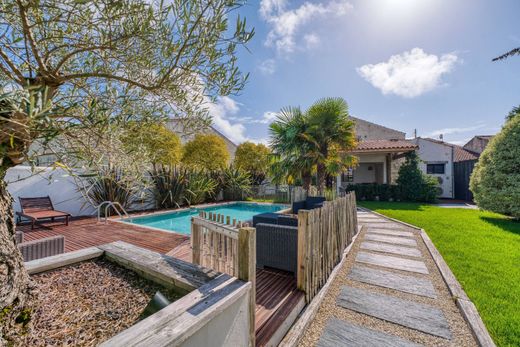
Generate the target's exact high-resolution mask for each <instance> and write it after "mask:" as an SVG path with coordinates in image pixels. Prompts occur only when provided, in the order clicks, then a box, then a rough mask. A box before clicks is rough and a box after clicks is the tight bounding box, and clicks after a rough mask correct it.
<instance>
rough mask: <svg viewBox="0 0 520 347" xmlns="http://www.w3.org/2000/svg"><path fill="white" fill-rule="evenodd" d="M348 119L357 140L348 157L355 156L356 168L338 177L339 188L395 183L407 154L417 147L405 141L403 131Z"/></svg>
mask: <svg viewBox="0 0 520 347" xmlns="http://www.w3.org/2000/svg"><path fill="white" fill-rule="evenodd" d="M351 118H352V120H353V121H354V122H355V130H356V136H357V141H358V145H357V146H356V148H355V150H354V151H352V152H351V154H354V155H355V156H356V157H358V165H357V166H356V167H355V168H353V169H350V170H347V171H345V172H343V173H342V174H341V175H338V176H337V179H336V183H337V187H338V189H340V188H344V187H346V186H347V185H349V184H359V183H378V184H388V183H395V181H396V179H397V174H398V171H399V167H400V166H401V164H402V162H403V161H404V157H405V155H406V153H408V152H412V151H414V150H415V149H416V148H417V146H416V145H415V144H413V143H410V142H409V141H407V140H406V134H405V133H404V132H402V131H399V130H395V129H391V128H388V127H385V126H382V125H379V124H375V123H372V122H368V121H366V120H363V119H359V118H355V117H351Z"/></svg>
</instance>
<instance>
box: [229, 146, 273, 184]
mask: <svg viewBox="0 0 520 347" xmlns="http://www.w3.org/2000/svg"><path fill="white" fill-rule="evenodd" d="M270 154H271V150H270V149H269V147H267V146H266V145H264V144H261V143H260V144H254V143H252V142H244V143H241V144H240V145H238V147H237V151H236V153H235V160H234V165H235V166H236V167H237V168H238V169H242V170H244V171H247V172H249V175H250V176H251V179H252V180H253V184H256V185H258V184H261V183H262V181H263V180H264V179H265V177H266V175H267V171H268V170H269V162H270V157H269V156H270Z"/></svg>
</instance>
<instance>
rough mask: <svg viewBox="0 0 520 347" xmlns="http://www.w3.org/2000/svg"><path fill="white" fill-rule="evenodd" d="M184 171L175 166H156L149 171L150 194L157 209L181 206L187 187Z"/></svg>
mask: <svg viewBox="0 0 520 347" xmlns="http://www.w3.org/2000/svg"><path fill="white" fill-rule="evenodd" d="M187 176H188V174H187V172H186V170H184V169H180V168H178V167H176V166H157V167H153V169H152V170H151V171H150V177H151V179H152V183H153V187H152V194H153V196H154V198H155V202H156V205H157V207H158V208H178V207H180V206H182V204H183V202H184V197H185V194H186V188H187V186H188V179H187V178H188V177H187Z"/></svg>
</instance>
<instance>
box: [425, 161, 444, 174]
mask: <svg viewBox="0 0 520 347" xmlns="http://www.w3.org/2000/svg"><path fill="white" fill-rule="evenodd" d="M445 165H446V164H426V173H427V174H436V175H443V174H444V166H445Z"/></svg>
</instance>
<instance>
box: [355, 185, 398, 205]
mask: <svg viewBox="0 0 520 347" xmlns="http://www.w3.org/2000/svg"><path fill="white" fill-rule="evenodd" d="M346 190H347V191H354V192H356V198H357V199H358V200H379V201H399V200H400V199H401V194H400V187H399V186H397V185H395V184H376V183H363V184H352V185H349V186H348V187H347V189H346Z"/></svg>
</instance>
